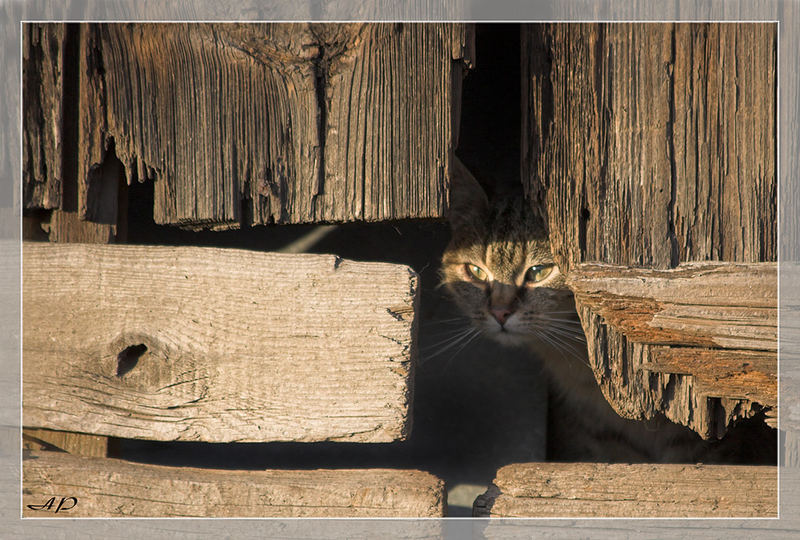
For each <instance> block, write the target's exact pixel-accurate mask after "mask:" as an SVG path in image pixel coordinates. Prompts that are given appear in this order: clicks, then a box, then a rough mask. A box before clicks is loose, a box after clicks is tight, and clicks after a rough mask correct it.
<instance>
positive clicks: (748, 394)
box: [641, 347, 778, 407]
mask: <svg viewBox="0 0 800 540" xmlns="http://www.w3.org/2000/svg"><path fill="white" fill-rule="evenodd" d="M641 369H643V370H646V371H653V372H658V373H677V374H682V375H691V376H692V378H693V379H694V387H695V390H696V391H697V392H698V393H699V394H703V395H706V396H708V397H717V398H722V397H726V398H737V399H743V400H749V401H755V402H758V403H761V404H762V405H765V406H769V407H777V405H778V358H777V355H776V354H775V353H768V352H762V351H741V350H717V349H699V348H695V347H650V357H649V359H648V361H647V363H646V364H644V365H643V366H642V368H641Z"/></svg>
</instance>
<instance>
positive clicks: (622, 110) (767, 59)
mask: <svg viewBox="0 0 800 540" xmlns="http://www.w3.org/2000/svg"><path fill="white" fill-rule="evenodd" d="M522 42H523V45H522V55H523V61H522V69H523V75H522V78H523V85H524V88H523V92H524V96H525V97H524V101H523V130H522V148H523V151H522V173H523V174H522V178H523V183H524V184H525V185H526V189H527V192H528V193H529V195H531V196H532V197H533V199H534V200H537V201H540V202H543V203H546V206H547V213H548V220H549V226H550V234H551V239H552V242H553V251H554V256H555V258H556V262H557V263H558V264H559V266H560V267H561V268H562V269H563V270H564V271H568V270H569V269H570V268H571V267H572V266H574V265H575V264H578V263H581V262H591V261H602V262H606V263H611V264H618V265H623V266H651V267H655V268H670V267H674V266H677V265H678V264H679V263H680V262H686V261H697V260H724V261H739V262H760V261H775V260H777V235H776V227H777V198H776V194H777V175H776V172H775V170H776V166H775V161H776V140H775V122H776V119H775V101H776V69H777V63H776V52H777V48H776V25H775V24H773V23H748V24H738V23H737V24H707V23H702V24H696V23H680V24H659V25H652V24H552V25H527V26H524V27H523V33H522Z"/></svg>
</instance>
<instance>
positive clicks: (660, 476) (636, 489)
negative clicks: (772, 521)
mask: <svg viewBox="0 0 800 540" xmlns="http://www.w3.org/2000/svg"><path fill="white" fill-rule="evenodd" d="M474 514H475V515H476V516H481V517H488V516H491V517H617V518H625V517H631V518H633V517H649V518H659V517H686V518H691V517H726V518H744V517H764V518H766V517H773V518H774V517H777V516H778V469H777V467H755V466H741V465H724V466H723V465H672V464H670V465H652V464H633V465H631V464H605V463H521V464H514V465H508V466H506V467H503V468H502V469H500V470H499V471H498V472H497V477H496V478H495V480H494V484H493V486H492V487H491V488H489V490H488V491H487V492H486V493H485V494H484V495H481V496H480V497H479V498H478V499H477V500H476V501H475V507H474Z"/></svg>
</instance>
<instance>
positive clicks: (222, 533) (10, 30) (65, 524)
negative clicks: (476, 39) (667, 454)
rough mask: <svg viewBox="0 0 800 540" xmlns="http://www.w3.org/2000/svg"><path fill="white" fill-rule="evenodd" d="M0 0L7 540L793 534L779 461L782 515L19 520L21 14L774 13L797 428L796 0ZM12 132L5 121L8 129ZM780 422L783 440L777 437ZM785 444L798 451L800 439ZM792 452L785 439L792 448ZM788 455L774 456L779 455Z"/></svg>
mask: <svg viewBox="0 0 800 540" xmlns="http://www.w3.org/2000/svg"><path fill="white" fill-rule="evenodd" d="M228 4H229V3H228V2H225V1H220V0H198V1H192V0H180V1H177V2H172V3H169V4H168V5H167V4H166V2H158V1H147V0H107V1H103V0H60V1H59V0H29V1H27V0H0V27H1V28H2V33H0V36H2V37H0V43H2V48H1V49H0V66H1V69H2V72H1V73H2V77H0V87H2V90H3V92H2V94H3V96H4V99H3V103H2V105H1V106H0V120H1V121H2V125H3V126H5V127H6V129H4V130H3V131H2V132H0V178H1V179H2V180H0V270H2V273H0V304H1V305H2V309H0V323H1V324H2V327H3V332H1V333H0V351H2V355H0V362H2V365H1V367H2V369H0V434H1V435H0V490H1V491H0V523H2V526H1V527H0V530H2V531H3V534H0V536H2V537H7V538H142V537H147V538H217V537H224V538H231V537H235V538H437V537H446V538H482V537H491V538H511V537H530V536H533V535H534V534H536V535H542V536H556V537H564V538H586V537H590V536H591V537H592V538H621V537H631V536H634V535H635V536H636V537H637V538H671V537H681V538H685V537H687V536H691V537H694V536H700V537H707V536H712V537H722V536H726V537H736V538H738V537H747V538H752V537H757V538H764V537H775V538H788V537H797V533H798V532H800V516H798V515H797V514H798V512H797V509H798V508H800V488H798V487H797V486H798V481H800V468H797V467H798V466H799V465H798V461H800V460H799V459H798V458H797V456H795V457H794V458H793V459H792V460H791V461H792V463H793V467H786V466H781V468H780V515H781V518H780V519H772V520H761V519H754V520H727V519H710V520H688V519H670V520H668V519H647V520H625V519H563V520H553V519H549V520H537V519H530V520H528V519H525V520H493V521H492V522H491V524H489V523H488V521H487V520H478V519H469V518H466V519H455V518H453V519H445V520H435V519H433V520H413V519H392V520H343V519H338V520H334V519H296V520H286V519H268V520H240V519H230V520H229V519H225V520H221V519H126V520H119V519H83V520H75V519H59V520H53V519H26V520H24V521H22V520H21V519H20V493H19V486H20V484H19V478H20V450H19V449H20V439H19V425H20V408H19V403H20V362H19V359H20V306H21V296H20V288H21V284H20V214H21V212H20V200H19V186H20V159H21V150H20V148H21V146H20V132H19V129H20V101H21V89H20V84H21V78H20V55H21V51H20V21H23V20H26V21H29V20H47V21H61V20H70V21H195V20H196V21H201V20H212V21H245V20H247V21H251V20H260V21H291V20H299V21H308V20H321V21H350V20H372V21H396V20H402V21H428V20H430V21H462V20H467V21H476V22H480V21H486V22H490V21H491V22H500V21H531V22H536V21H668V22H669V21H779V30H778V32H779V52H778V63H779V67H778V72H779V91H778V99H779V107H778V145H779V146H778V148H779V150H778V151H779V164H778V174H779V193H778V195H779V221H780V222H779V229H778V230H779V234H780V240H779V242H780V255H779V263H780V264H779V268H780V270H779V281H780V284H779V289H780V328H779V335H780V347H779V350H780V360H779V365H780V389H779V390H780V411H781V429H782V436H783V435H786V439H787V441H789V440H794V441H797V440H798V439H797V438H794V439H792V437H793V434H794V433H797V432H798V431H800V391H798V388H800V362H798V360H799V359H800V358H799V357H800V353H798V351H799V350H800V347H798V346H796V345H800V316H798V312H800V264H798V261H800V256H799V255H800V246H799V245H798V242H797V239H798V233H800V218H798V217H795V216H796V211H797V210H796V208H798V204H797V203H798V198H800V189H798V179H797V174H798V171H799V170H800V137H799V136H798V135H800V133H799V131H800V130H799V126H800V121H799V120H800V118H799V117H800V63H799V62H798V53H799V52H800V37H798V30H799V28H798V26H799V25H798V21H799V20H800V17H799V16H800V2H799V1H797V0H671V1H661V2H655V1H653V0H623V1H614V0H565V1H562V2H558V3H557V2H556V1H554V0H531V1H525V0H508V1H504V2H502V3H500V2H485V1H481V0H451V1H447V0H412V1H405V2H399V1H391V0H361V1H358V0H329V1H323V0H290V1H283V2H279V1H278V0H267V1H263V2H259V1H257V0H239V1H237V2H230V4H232V5H228ZM11 126H14V128H13V129H12V128H11ZM787 430H788V432H789V433H788V434H786V433H785V432H786V431H787ZM793 444H794V445H795V446H792V448H794V451H795V452H796V451H797V443H796V442H794V443H793ZM787 448H789V445H787ZM781 463H783V460H782V461H781Z"/></svg>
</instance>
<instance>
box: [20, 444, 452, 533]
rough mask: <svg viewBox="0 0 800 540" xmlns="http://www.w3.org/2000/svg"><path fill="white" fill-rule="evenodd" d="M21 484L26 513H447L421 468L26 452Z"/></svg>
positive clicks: (436, 485)
mask: <svg viewBox="0 0 800 540" xmlns="http://www.w3.org/2000/svg"><path fill="white" fill-rule="evenodd" d="M22 485H23V496H22V504H23V515H24V516H25V517H114V518H119V517H242V518H246V517H350V518H365V517H442V516H443V515H444V500H445V496H444V483H443V482H442V481H441V480H439V479H438V478H436V477H435V476H433V475H432V474H429V473H426V472H422V471H416V470H396V469H392V470H389V469H359V470H354V469H336V470H333V469H327V470H325V469H321V470H320V469H318V470H266V471H263V470H262V471H243V470H238V471H237V470H218V469H196V468H192V467H163V466H158V465H144V464H139V463H130V462H127V461H122V460H117V459H98V458H86V457H76V456H70V455H68V454H63V453H59V452H38V453H32V454H27V455H25V456H24V458H23V462H22ZM54 496H55V497H56V500H57V502H56V503H55V504H54V505H53V507H52V508H50V509H48V508H39V509H37V507H39V506H40V505H46V503H47V501H48V500H49V499H50V498H51V497H54ZM70 497H72V498H74V501H72V500H68V502H67V503H66V504H64V506H63V507H64V508H69V509H68V510H67V511H60V512H55V510H56V508H57V506H58V504H59V503H60V502H61V499H62V498H66V499H68V498H70ZM73 502H74V504H73ZM28 505H32V506H33V508H31V507H29V506H28Z"/></svg>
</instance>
